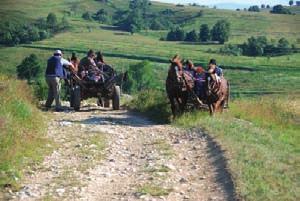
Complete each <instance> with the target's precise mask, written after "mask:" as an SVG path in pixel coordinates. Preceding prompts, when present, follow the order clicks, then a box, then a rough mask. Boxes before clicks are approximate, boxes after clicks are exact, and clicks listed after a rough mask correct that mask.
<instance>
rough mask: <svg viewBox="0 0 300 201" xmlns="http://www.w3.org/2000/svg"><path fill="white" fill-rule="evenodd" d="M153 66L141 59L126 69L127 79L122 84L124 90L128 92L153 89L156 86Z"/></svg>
mask: <svg viewBox="0 0 300 201" xmlns="http://www.w3.org/2000/svg"><path fill="white" fill-rule="evenodd" d="M155 80H156V79H155V75H154V71H153V66H152V65H151V63H150V62H148V61H143V62H140V63H138V64H135V65H132V66H130V67H129V69H128V81H127V82H126V84H125V86H124V90H125V91H127V92H129V93H135V92H138V91H142V90H146V89H153V88H154V87H155V86H157V81H155Z"/></svg>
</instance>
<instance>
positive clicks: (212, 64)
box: [208, 59, 223, 77]
mask: <svg viewBox="0 0 300 201" xmlns="http://www.w3.org/2000/svg"><path fill="white" fill-rule="evenodd" d="M208 72H209V73H215V74H217V75H218V76H219V77H222V76H223V69H222V68H220V67H219V66H217V61H216V60H215V59H211V60H210V61H209V63H208Z"/></svg>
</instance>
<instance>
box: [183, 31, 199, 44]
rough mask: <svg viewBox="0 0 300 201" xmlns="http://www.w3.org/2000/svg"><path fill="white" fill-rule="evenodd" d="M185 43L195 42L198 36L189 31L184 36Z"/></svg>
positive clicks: (194, 32)
mask: <svg viewBox="0 0 300 201" xmlns="http://www.w3.org/2000/svg"><path fill="white" fill-rule="evenodd" d="M184 40H185V41H189V42H197V41H198V34H197V32H196V31H195V30H193V31H190V32H188V33H187V34H186V36H185V39H184Z"/></svg>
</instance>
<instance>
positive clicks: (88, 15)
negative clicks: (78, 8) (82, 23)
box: [82, 12, 92, 20]
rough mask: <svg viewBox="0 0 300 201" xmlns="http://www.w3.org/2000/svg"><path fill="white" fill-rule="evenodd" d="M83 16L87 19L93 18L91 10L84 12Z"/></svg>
mask: <svg viewBox="0 0 300 201" xmlns="http://www.w3.org/2000/svg"><path fill="white" fill-rule="evenodd" d="M82 18H83V19H85V20H92V16H91V14H90V13H89V12H85V13H83V14H82Z"/></svg>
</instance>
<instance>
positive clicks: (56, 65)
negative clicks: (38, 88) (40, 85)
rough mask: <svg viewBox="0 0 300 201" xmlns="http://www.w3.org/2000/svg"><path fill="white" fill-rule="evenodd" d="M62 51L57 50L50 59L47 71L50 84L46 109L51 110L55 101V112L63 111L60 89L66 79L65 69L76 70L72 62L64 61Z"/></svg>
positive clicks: (47, 80) (46, 75)
mask: <svg viewBox="0 0 300 201" xmlns="http://www.w3.org/2000/svg"><path fill="white" fill-rule="evenodd" d="M62 56H63V54H62V51H61V50H56V51H55V52H54V54H53V56H51V57H50V58H49V59H48V62H47V69H46V74H45V77H46V82H47V84H48V87H49V89H48V98H47V101H46V104H45V106H46V108H47V109H49V108H51V105H52V103H53V100H55V110H56V111H57V112H60V111H63V109H62V107H61V102H60V88H61V83H60V81H61V79H64V78H65V77H66V74H65V71H64V69H63V67H64V66H65V67H69V68H71V69H74V66H73V64H72V63H71V62H69V61H67V60H66V59H64V58H63V57H62Z"/></svg>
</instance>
